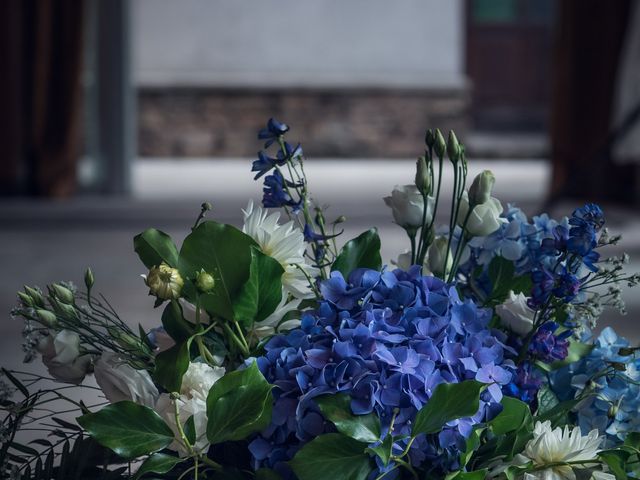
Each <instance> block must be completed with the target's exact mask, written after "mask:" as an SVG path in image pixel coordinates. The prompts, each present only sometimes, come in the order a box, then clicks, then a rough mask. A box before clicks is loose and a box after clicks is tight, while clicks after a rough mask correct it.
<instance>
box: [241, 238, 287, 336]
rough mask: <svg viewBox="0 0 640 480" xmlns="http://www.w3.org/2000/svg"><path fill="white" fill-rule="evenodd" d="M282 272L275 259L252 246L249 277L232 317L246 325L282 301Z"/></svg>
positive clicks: (269, 313) (256, 320) (263, 316)
mask: <svg viewBox="0 0 640 480" xmlns="http://www.w3.org/2000/svg"><path fill="white" fill-rule="evenodd" d="M283 273H284V269H283V268H282V265H280V263H279V262H278V261H277V260H275V259H273V258H271V257H269V256H268V255H265V254H264V253H262V252H261V251H260V250H259V249H257V248H255V247H253V248H252V249H251V266H250V268H249V279H248V280H247V282H246V283H245V284H244V285H243V287H242V289H241V290H240V293H239V294H238V296H237V298H236V299H235V302H234V306H233V310H234V313H235V318H236V320H238V321H239V322H240V323H242V324H243V325H245V326H247V327H249V326H251V325H252V324H253V323H254V322H260V321H262V320H264V319H265V318H267V317H268V316H269V315H271V314H272V313H273V312H274V310H275V309H276V307H277V306H278V304H279V303H280V300H282V274H283Z"/></svg>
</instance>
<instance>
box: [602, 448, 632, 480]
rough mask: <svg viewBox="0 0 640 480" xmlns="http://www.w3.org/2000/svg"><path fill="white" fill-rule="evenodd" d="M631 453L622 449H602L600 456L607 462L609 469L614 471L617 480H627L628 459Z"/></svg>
mask: <svg viewBox="0 0 640 480" xmlns="http://www.w3.org/2000/svg"><path fill="white" fill-rule="evenodd" d="M629 456H630V454H629V453H628V452H625V451H622V450H615V449H611V450H602V451H600V452H598V457H599V458H600V459H601V460H602V461H604V463H606V464H607V467H609V471H610V472H611V473H613V474H614V475H615V477H616V480H627V479H628V478H629V477H628V476H627V460H628V459H629Z"/></svg>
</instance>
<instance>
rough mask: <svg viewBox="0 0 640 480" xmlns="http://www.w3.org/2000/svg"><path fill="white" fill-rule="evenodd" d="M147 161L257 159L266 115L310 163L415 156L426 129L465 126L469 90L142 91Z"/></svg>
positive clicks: (142, 149)
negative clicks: (283, 126) (284, 127)
mask: <svg viewBox="0 0 640 480" xmlns="http://www.w3.org/2000/svg"><path fill="white" fill-rule="evenodd" d="M138 97H139V101H138V119H139V120H138V121H139V125H138V151H139V155H141V156H145V157H210V156H222V157H237V156H249V157H251V156H254V155H255V154H256V152H257V151H258V150H259V148H260V144H259V142H258V141H257V140H256V132H257V130H258V129H259V128H261V127H262V126H263V125H264V123H265V122H266V120H267V119H268V118H269V117H272V116H273V117H276V118H277V119H279V120H281V121H284V122H287V123H288V124H289V125H291V127H292V131H291V134H290V139H291V140H292V141H300V142H301V143H302V145H303V147H304V150H305V153H306V155H307V156H312V157H403V158H410V157H414V156H416V155H418V154H420V152H421V151H422V149H423V148H424V147H423V138H424V131H425V129H426V128H429V127H438V128H440V129H442V130H448V129H455V130H456V131H458V132H459V133H460V134H461V135H464V133H465V131H466V129H467V126H468V109H469V91H468V89H466V88H457V87H454V88H450V89H447V88H426V89H385V88H369V89H366V88H365V89H354V88H343V89H340V88H330V89H265V90H257V89H249V90H248V89H246V88H241V89H232V88H195V87H180V88H170V87H168V88H167V87H161V88H158V87H141V88H140V89H139V95H138Z"/></svg>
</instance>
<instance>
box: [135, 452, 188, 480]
mask: <svg viewBox="0 0 640 480" xmlns="http://www.w3.org/2000/svg"><path fill="white" fill-rule="evenodd" d="M183 460H184V459H183V458H180V457H174V456H173V455H167V454H166V453H155V454H153V455H151V456H149V457H148V458H147V459H146V460H145V461H144V462H143V463H142V465H140V468H139V469H138V471H137V472H136V476H135V477H134V479H135V480H137V479H139V478H140V477H142V476H143V475H144V474H146V473H160V474H162V473H167V472H169V471H171V470H172V469H173V467H175V466H176V465H177V464H179V463H180V462H182V461H183Z"/></svg>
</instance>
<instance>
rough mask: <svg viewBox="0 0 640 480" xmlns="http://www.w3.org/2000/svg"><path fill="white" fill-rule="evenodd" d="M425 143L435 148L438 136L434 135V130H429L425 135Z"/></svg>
mask: <svg viewBox="0 0 640 480" xmlns="http://www.w3.org/2000/svg"><path fill="white" fill-rule="evenodd" d="M424 143H426V144H427V147H429V148H433V145H434V144H435V143H436V136H435V135H434V133H433V130H431V129H428V130H427V133H425V135H424Z"/></svg>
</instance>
